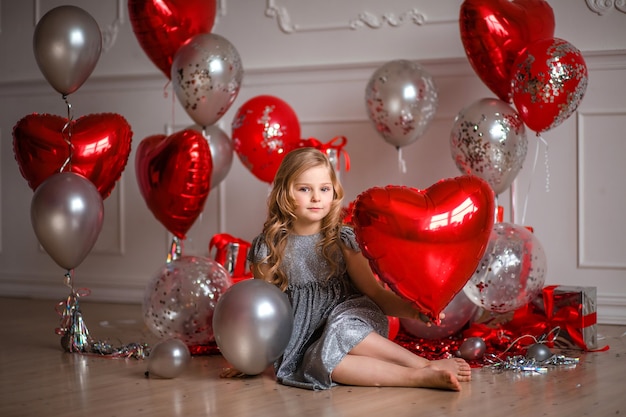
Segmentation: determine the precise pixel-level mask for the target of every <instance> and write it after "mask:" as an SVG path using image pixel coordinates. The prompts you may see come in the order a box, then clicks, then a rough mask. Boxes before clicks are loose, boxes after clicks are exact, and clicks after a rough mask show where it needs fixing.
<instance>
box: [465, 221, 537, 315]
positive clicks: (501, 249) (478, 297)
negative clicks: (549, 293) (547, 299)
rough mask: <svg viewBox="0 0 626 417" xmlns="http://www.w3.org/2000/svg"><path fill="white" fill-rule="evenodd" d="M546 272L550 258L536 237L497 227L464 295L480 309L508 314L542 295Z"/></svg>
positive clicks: (522, 230) (513, 227) (520, 229)
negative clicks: (548, 258)
mask: <svg viewBox="0 0 626 417" xmlns="http://www.w3.org/2000/svg"><path fill="white" fill-rule="evenodd" d="M546 272H547V264H546V255H545V253H544V251H543V247H542V246H541V242H539V240H538V239H537V237H536V236H535V235H534V234H533V233H531V232H530V231H529V230H528V229H526V228H525V227H523V226H519V225H515V224H512V223H496V224H495V225H494V227H493V231H492V233H491V237H490V238H489V245H488V246H487V250H486V251H485V254H484V256H483V258H482V260H481V261H480V263H479V264H478V267H477V268H476V272H475V273H474V274H473V275H472V277H471V278H470V279H469V281H468V282H467V284H465V287H463V291H465V294H467V296H468V297H469V298H470V299H471V300H472V301H473V302H474V303H476V304H477V305H478V306H480V307H483V308H484V309H486V310H489V311H494V312H497V313H506V312H508V311H513V310H516V309H518V308H520V307H522V306H524V305H526V304H528V303H529V302H530V301H531V300H532V299H533V298H534V297H535V296H536V295H538V294H539V293H540V292H541V290H542V288H543V285H544V282H545V276H546Z"/></svg>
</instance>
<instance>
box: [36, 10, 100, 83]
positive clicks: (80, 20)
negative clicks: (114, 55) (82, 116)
mask: <svg viewBox="0 0 626 417" xmlns="http://www.w3.org/2000/svg"><path fill="white" fill-rule="evenodd" d="M33 51H34V53H35V60H36V61H37V65H38V66H39V69H40V70H41V72H42V73H43V75H44V77H45V78H46V80H47V81H48V83H50V85H51V86H52V87H53V88H54V89H55V90H57V91H58V92H59V93H61V94H63V95H68V94H71V93H73V92H74V91H76V90H78V89H79V88H80V86H81V85H83V83H84V82H85V81H86V80H87V78H89V76H90V75H91V73H92V72H93V70H94V68H95V67H96V64H97V63H98V60H99V59H100V54H101V52H102V33H101V32H100V28H99V27H98V23H97V22H96V20H95V19H94V18H93V17H92V16H91V15H90V14H89V13H87V12H86V11H84V10H83V9H81V8H80V7H76V6H59V7H55V8H54V9H52V10H50V11H49V12H47V13H46V14H45V15H44V16H43V17H42V18H41V19H40V20H39V22H38V23H37V26H36V27H35V34H34V36H33Z"/></svg>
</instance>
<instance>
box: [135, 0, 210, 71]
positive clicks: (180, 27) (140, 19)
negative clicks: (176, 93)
mask: <svg viewBox="0 0 626 417" xmlns="http://www.w3.org/2000/svg"><path fill="white" fill-rule="evenodd" d="M215 9H216V2H215V0H128V15H129V17H130V22H131V24H132V26H133V31H134V32H135V37H136V38H137V40H138V41H139V45H140V46H141V47H142V48H143V50H144V52H145V53H146V55H148V58H150V60H151V61H152V62H153V63H154V64H155V65H156V66H157V68H159V69H160V70H161V71H162V72H163V74H165V76H166V77H167V78H168V79H169V78H171V74H170V71H171V67H172V61H173V60H174V55H175V54H176V52H177V51H178V48H180V47H181V46H182V45H183V44H184V43H185V42H187V40H188V39H189V38H191V37H192V36H194V35H197V34H200V33H209V32H211V29H212V28H213V24H214V22H215Z"/></svg>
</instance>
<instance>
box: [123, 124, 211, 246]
mask: <svg viewBox="0 0 626 417" xmlns="http://www.w3.org/2000/svg"><path fill="white" fill-rule="evenodd" d="M135 171H136V175H137V183H138V184H139V190H140V191H141V195H142V196H143V198H144V200H145V201H146V204H147V205H148V208H149V209H150V211H151V212H152V214H154V217H155V218H156V219H157V220H158V221H159V222H161V224H162V225H163V226H165V228H166V229H167V230H169V231H170V232H171V233H172V234H173V235H174V236H176V237H178V238H179V239H185V234H186V233H187V231H188V230H189V228H191V226H192V225H193V223H194V222H195V221H196V219H197V218H198V216H199V215H200V213H202V210H203V209H204V203H205V201H206V199H207V197H208V196H209V191H210V189H211V173H212V171H213V162H212V160H211V149H210V147H209V143H208V142H207V141H206V139H205V138H204V137H203V136H202V134H201V133H200V132H198V131H196V130H192V129H185V130H182V131H180V132H176V133H174V134H172V135H170V136H165V135H153V136H148V137H147V138H145V139H144V140H142V141H141V142H140V143H139V146H138V147H137V153H136V155H135Z"/></svg>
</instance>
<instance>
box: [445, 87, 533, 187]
mask: <svg viewBox="0 0 626 417" xmlns="http://www.w3.org/2000/svg"><path fill="white" fill-rule="evenodd" d="M450 151H451V154H452V159H454V162H455V163H456V166H457V168H458V169H459V170H460V171H461V172H462V173H464V174H470V175H476V176H478V177H480V178H482V179H483V180H485V181H487V182H488V183H489V185H491V188H492V189H493V191H494V193H495V194H496V195H498V194H500V193H501V192H503V191H505V190H506V189H507V188H509V186H510V185H511V183H512V182H513V180H514V179H515V177H517V174H518V173H519V171H520V169H522V166H523V164H524V160H525V159H526V153H527V151H528V140H527V138H526V128H525V127H524V123H523V122H522V119H521V118H520V117H519V115H518V113H517V112H516V111H515V110H514V109H513V108H512V107H511V106H509V105H508V104H507V103H505V102H504V101H502V100H498V99H492V98H483V99H481V100H478V101H476V102H474V103H472V104H471V105H469V106H467V107H466V108H464V109H463V110H461V112H459V114H458V115H457V116H456V118H455V120H454V124H453V126H452V131H451V134H450Z"/></svg>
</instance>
